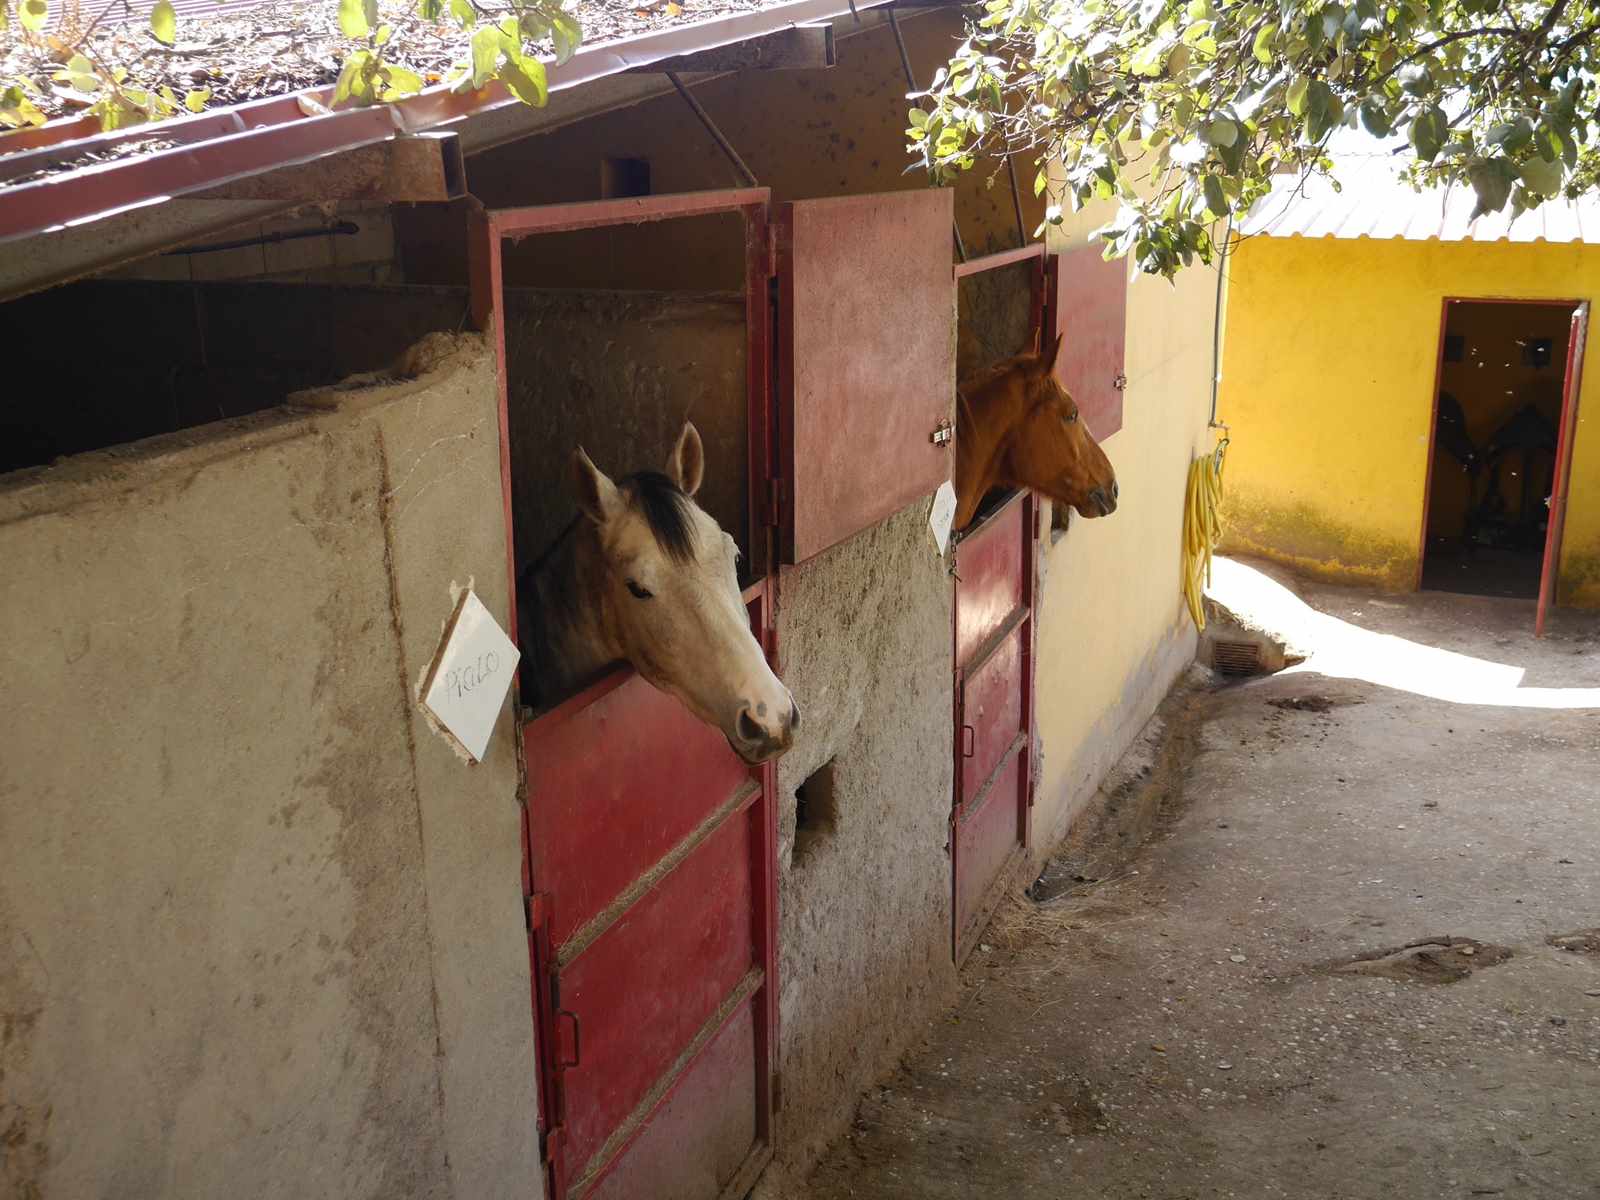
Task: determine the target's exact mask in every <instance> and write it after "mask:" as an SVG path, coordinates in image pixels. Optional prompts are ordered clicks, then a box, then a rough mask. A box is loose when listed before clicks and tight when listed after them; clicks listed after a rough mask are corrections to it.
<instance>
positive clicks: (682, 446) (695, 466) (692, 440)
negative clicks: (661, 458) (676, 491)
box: [667, 421, 706, 496]
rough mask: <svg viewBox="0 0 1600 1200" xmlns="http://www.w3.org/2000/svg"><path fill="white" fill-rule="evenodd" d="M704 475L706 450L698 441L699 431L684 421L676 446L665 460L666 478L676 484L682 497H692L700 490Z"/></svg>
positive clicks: (692, 423) (690, 423)
mask: <svg viewBox="0 0 1600 1200" xmlns="http://www.w3.org/2000/svg"><path fill="white" fill-rule="evenodd" d="M705 475H706V448H705V446H704V445H703V444H702V443H701V441H700V431H699V430H698V429H696V428H695V427H694V422H693V421H685V422H684V423H683V432H682V433H680V434H679V435H678V444H677V445H676V446H674V447H673V448H672V453H671V455H669V456H668V458H667V478H668V479H670V480H672V482H673V483H675V484H677V485H678V487H679V488H681V489H682V491H683V494H684V495H686V496H692V495H694V494H695V493H696V492H698V491H699V490H700V484H701V482H702V481H703V480H704V479H705Z"/></svg>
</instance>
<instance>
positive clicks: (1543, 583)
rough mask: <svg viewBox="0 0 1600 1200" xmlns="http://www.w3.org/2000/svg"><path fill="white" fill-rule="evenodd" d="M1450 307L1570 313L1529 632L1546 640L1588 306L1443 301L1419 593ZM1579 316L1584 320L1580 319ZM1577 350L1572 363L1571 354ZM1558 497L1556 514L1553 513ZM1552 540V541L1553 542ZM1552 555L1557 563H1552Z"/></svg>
mask: <svg viewBox="0 0 1600 1200" xmlns="http://www.w3.org/2000/svg"><path fill="white" fill-rule="evenodd" d="M1452 304H1526V305H1531V306H1534V307H1539V308H1566V309H1571V310H1572V330H1571V333H1570V334H1569V335H1568V342H1567V365H1566V373H1565V376H1564V377H1563V379H1562V385H1561V386H1562V396H1561V419H1560V423H1559V425H1558V427H1557V429H1558V432H1557V435H1556V467H1555V478H1554V480H1552V484H1551V486H1552V489H1553V491H1552V495H1551V498H1550V522H1549V525H1548V527H1547V528H1546V530H1545V546H1544V557H1543V560H1542V561H1541V563H1540V566H1539V599H1538V602H1537V607H1536V608H1535V610H1534V618H1533V628H1534V636H1535V637H1543V636H1544V620H1545V610H1546V609H1547V608H1548V607H1549V605H1550V604H1551V603H1553V602H1554V597H1555V574H1556V573H1557V572H1558V571H1559V569H1560V563H1559V561H1558V559H1559V556H1560V554H1561V537H1560V534H1559V532H1558V524H1557V521H1558V517H1559V519H1560V521H1563V522H1564V521H1565V520H1566V501H1567V496H1566V484H1567V478H1566V477H1567V474H1568V473H1570V471H1571V467H1572V461H1571V456H1572V447H1571V445H1570V442H1571V440H1572V438H1571V434H1570V433H1569V432H1568V428H1569V425H1570V424H1571V423H1573V422H1575V421H1576V420H1577V410H1578V391H1579V389H1580V387H1581V385H1582V382H1583V378H1582V376H1583V347H1582V344H1581V339H1582V336H1583V335H1584V334H1585V333H1586V332H1587V328H1588V313H1589V302H1588V301H1587V300H1545V299H1539V298H1530V297H1527V296H1446V297H1445V298H1444V299H1443V300H1442V301H1441V302H1440V306H1439V344H1438V349H1437V351H1436V352H1435V355H1434V366H1433V395H1432V396H1431V397H1430V398H1429V401H1428V449H1427V458H1426V459H1425V460H1424V463H1423V475H1422V531H1421V536H1420V537H1419V538H1418V542H1417V569H1416V573H1415V575H1414V576H1413V578H1412V584H1411V590H1412V591H1414V592H1417V591H1421V590H1422V568H1423V564H1424V562H1425V561H1426V559H1427V557H1428V512H1429V510H1430V509H1431V508H1432V506H1433V458H1434V449H1435V440H1436V438H1437V436H1438V430H1439V389H1440V388H1442V387H1443V386H1444V341H1445V335H1446V332H1447V331H1448V330H1449V328H1450V306H1451V305H1452ZM1580 312H1581V313H1582V314H1583V316H1582V319H1581V320H1580V318H1579V313H1580ZM1574 347H1576V348H1577V356H1576V359H1574V355H1573V350H1574ZM1563 446H1565V448H1566V450H1565V452H1566V456H1567V458H1566V468H1565V469H1563V467H1562V452H1563V450H1562V448H1563ZM1558 495H1559V505H1560V512H1559V513H1558V512H1557V504H1558ZM1552 535H1554V537H1553V538H1552ZM1552 551H1553V552H1554V555H1555V557H1552Z"/></svg>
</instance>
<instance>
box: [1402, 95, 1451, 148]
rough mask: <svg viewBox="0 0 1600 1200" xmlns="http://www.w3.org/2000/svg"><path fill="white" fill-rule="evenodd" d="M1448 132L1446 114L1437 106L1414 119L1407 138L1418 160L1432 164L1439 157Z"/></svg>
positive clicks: (1407, 132)
mask: <svg viewBox="0 0 1600 1200" xmlns="http://www.w3.org/2000/svg"><path fill="white" fill-rule="evenodd" d="M1448 132H1449V127H1448V125H1447V123H1446V121H1445V117H1444V113H1443V112H1442V111H1440V109H1439V107H1438V106H1437V105H1432V106H1430V107H1428V108H1426V109H1424V110H1423V111H1422V112H1420V113H1418V114H1417V115H1416V116H1415V117H1413V118H1412V120H1411V128H1410V129H1408V130H1407V131H1406V137H1407V138H1408V139H1409V140H1410V142H1411V148H1412V149H1413V150H1415V151H1416V152H1417V157H1418V158H1420V159H1422V161H1423V162H1432V161H1433V160H1434V159H1435V158H1437V157H1438V156H1439V148H1440V147H1441V146H1443V145H1444V139H1445V136H1446V134H1447V133H1448Z"/></svg>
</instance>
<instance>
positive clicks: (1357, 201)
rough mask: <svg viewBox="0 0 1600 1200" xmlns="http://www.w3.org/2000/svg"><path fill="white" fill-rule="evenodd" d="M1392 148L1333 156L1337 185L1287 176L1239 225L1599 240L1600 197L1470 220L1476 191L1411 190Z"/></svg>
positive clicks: (1277, 232)
mask: <svg viewBox="0 0 1600 1200" xmlns="http://www.w3.org/2000/svg"><path fill="white" fill-rule="evenodd" d="M1396 171H1397V164H1396V160H1395V157H1394V156H1393V155H1389V154H1375V155H1363V156H1350V157H1345V158H1340V159H1336V160H1335V165H1334V175H1335V177H1336V178H1337V179H1338V181H1339V190H1337V191H1336V190H1335V189H1334V185H1333V183H1332V182H1331V181H1330V180H1328V179H1324V178H1320V177H1314V178H1311V179H1308V180H1305V181H1304V182H1303V183H1302V181H1301V180H1300V179H1299V178H1298V177H1295V176H1285V177H1284V178H1283V179H1281V180H1279V182H1278V184H1277V185H1276V186H1275V187H1274V188H1273V189H1272V193H1271V194H1270V195H1268V196H1267V197H1266V198H1265V199H1264V200H1262V201H1260V202H1259V203H1258V204H1256V206H1255V207H1254V208H1252V209H1251V210H1250V212H1249V214H1248V215H1247V216H1246V217H1245V219H1244V220H1243V221H1241V222H1240V224H1239V232H1240V233H1241V234H1242V235H1244V236H1250V235H1262V236H1266V237H1310V238H1324V237H1331V238H1375V239H1394V238H1400V239H1403V240H1405V241H1412V242H1424V241H1433V240H1437V241H1441V242H1540V241H1542V242H1587V243H1590V244H1600V197H1591V198H1585V199H1583V200H1578V201H1570V200H1560V201H1551V202H1549V203H1547V204H1544V205H1541V206H1540V207H1539V208H1536V209H1533V210H1532V211H1530V212H1525V213H1523V214H1522V215H1521V216H1520V217H1517V218H1516V219H1515V220H1513V219H1512V218H1511V211H1510V209H1509V207H1508V208H1507V209H1506V210H1505V211H1504V212H1498V213H1489V214H1487V215H1485V216H1482V217H1479V218H1478V219H1477V220H1473V219H1472V207H1473V203H1474V198H1473V194H1472V189H1471V188H1468V187H1456V188H1451V189H1445V188H1429V189H1427V190H1425V191H1421V192H1417V191H1414V190H1413V189H1412V187H1411V185H1410V184H1408V183H1406V182H1404V181H1403V180H1401V179H1398V178H1397V177H1396Z"/></svg>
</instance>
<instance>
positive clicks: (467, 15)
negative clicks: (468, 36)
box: [450, 0, 478, 29]
mask: <svg viewBox="0 0 1600 1200" xmlns="http://www.w3.org/2000/svg"><path fill="white" fill-rule="evenodd" d="M450 15H451V16H452V17H454V18H455V20H456V24H457V25H460V26H461V28H463V29H471V28H472V27H473V26H474V25H476V24H477V23H478V10H477V9H475V8H473V7H472V3H471V0H450Z"/></svg>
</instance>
